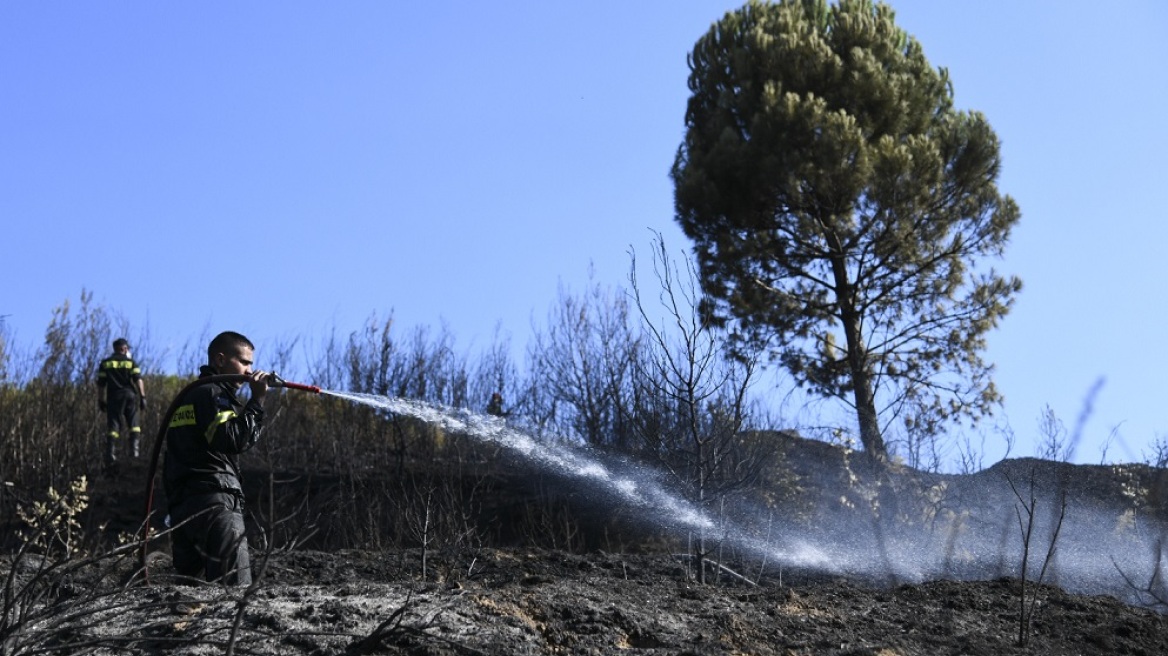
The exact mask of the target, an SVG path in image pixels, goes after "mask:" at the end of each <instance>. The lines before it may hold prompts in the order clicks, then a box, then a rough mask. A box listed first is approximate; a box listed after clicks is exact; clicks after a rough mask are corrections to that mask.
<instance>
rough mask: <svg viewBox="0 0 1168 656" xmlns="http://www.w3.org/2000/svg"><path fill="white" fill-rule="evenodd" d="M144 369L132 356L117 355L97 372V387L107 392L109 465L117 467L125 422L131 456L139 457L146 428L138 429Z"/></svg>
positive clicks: (107, 449) (104, 362) (105, 362)
mask: <svg viewBox="0 0 1168 656" xmlns="http://www.w3.org/2000/svg"><path fill="white" fill-rule="evenodd" d="M141 378H142V369H141V368H140V367H139V366H138V363H136V362H134V360H133V359H132V358H130V357H129V356H128V355H123V354H121V353H114V354H113V355H111V356H109V357H108V358H106V359H104V360H102V361H101V364H100V365H98V368H97V386H98V387H104V388H106V389H105V417H106V422H105V423H106V449H105V464H106V466H107V467H110V466H113V464H114V463H115V462H117V460H118V450H117V440H118V439H119V438H120V437H121V433H120V432H119V429H120V428H121V423H122V420H123V419H124V420H125V422H126V426H128V427H129V430H130V452H131V453H132V454H133V455H134V457H135V458H137V457H138V441H139V439H138V438H140V437H141V436H142V428H141V426H139V425H138V407H139V404H140V403H141V399H139V398H138V381H139V380H141Z"/></svg>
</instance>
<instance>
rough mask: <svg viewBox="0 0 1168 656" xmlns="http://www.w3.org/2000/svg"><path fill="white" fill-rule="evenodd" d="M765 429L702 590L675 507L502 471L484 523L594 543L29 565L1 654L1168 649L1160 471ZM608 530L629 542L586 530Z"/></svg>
mask: <svg viewBox="0 0 1168 656" xmlns="http://www.w3.org/2000/svg"><path fill="white" fill-rule="evenodd" d="M772 437H773V439H775V440H776V447H777V448H778V449H779V450H780V451H781V456H782V457H781V458H780V459H779V460H778V464H777V465H776V468H775V469H774V471H773V472H771V475H772V476H780V475H781V477H782V482H783V487H782V492H781V493H780V492H778V491H776V490H773V489H772V490H767V489H755V490H752V491H751V492H750V493H745V494H742V495H739V497H737V498H736V500H735V509H734V510H733V512H727V513H726V515H725V517H726V518H729V519H723V518H719V520H720V522H719V527H720V531H722V532H723V534H724V535H725V536H727V539H726V540H725V542H724V543H723V545H722V547H723V548H721V549H712V550H711V551H710V553H709V561H708V562H707V566H708V567H709V568H710V569H709V570H708V571H709V572H710V574H709V577H708V580H707V583H705V584H701V583H698V582H697V581H696V567H697V565H696V563H695V561H694V560H692V559H691V558H689V557H687V556H684V555H679V554H684V553H687V552H692V550H691V549H689V548H687V542H686V539H685V537H686V535H687V534H688V533H689V532H688V531H685V530H681V531H678V529H677V521H676V519H675V518H674V519H670V517H671V515H670V513H669V512H666V511H665V510H664V509H661V508H653V507H650V506H648V505H642V506H640V507H629V505H628V502H627V499H626V500H625V501H621V499H622V497H620V496H619V495H615V494H614V493H613V492H612V491H611V490H606V489H605V485H602V484H597V482H596V480H595V479H594V478H588V477H586V476H583V474H582V473H581V472H578V471H572V470H571V468H570V467H565V468H561V469H560V470H559V471H556V472H549V471H547V468H546V467H534V466H533V465H532V462H534V461H533V460H532V459H531V458H519V459H515V458H508V457H503V458H502V459H501V460H499V461H497V462H495V463H494V464H493V465H491V466H492V468H493V469H492V472H493V473H492V480H494V481H495V485H494V487H493V488H492V490H491V494H492V497H493V503H491V504H484V508H483V509H482V513H483V514H484V519H485V520H486V521H494V522H500V521H502V522H506V521H513V522H517V521H520V520H521V518H522V517H523V516H525V514H526V515H530V514H531V509H532V507H533V505H534V504H536V503H543V502H546V501H547V500H548V499H549V498H550V497H549V496H548V495H547V494H546V493H540V494H536V492H537V491H538V490H546V489H547V488H552V489H555V490H557V491H558V492H559V494H558V495H557V496H556V497H555V499H556V500H557V502H562V503H564V504H565V506H564V507H565V508H567V509H569V510H570V511H571V512H573V513H575V514H574V516H575V517H578V518H579V530H581V531H585V532H588V533H590V534H593V535H591V536H590V537H589V539H587V540H583V539H582V540H580V541H579V543H578V544H580V545H582V546H581V547H580V548H576V549H573V550H572V551H565V550H549V549H544V548H537V547H532V546H525V545H524V544H522V540H521V538H522V535H520V534H518V533H517V534H516V535H514V536H512V537H513V539H514V541H513V543H512V544H509V545H507V546H504V547H497V548H486V547H474V546H472V545H457V548H455V546H456V545H450V544H445V545H443V544H437V545H433V546H432V548H431V549H428V550H427V551H425V552H423V551H422V550H420V549H418V548H409V549H404V550H403V549H386V550H374V549H363V550H352V549H333V550H328V551H322V550H320V549H313V548H308V547H299V548H289V547H287V546H285V547H284V548H282V549H280V550H278V551H275V552H272V553H269V554H267V556H266V557H265V558H263V559H261V562H260V563H258V564H257V570H258V574H259V575H258V576H257V584H256V585H255V586H254V587H253V588H252V589H250V590H247V591H243V590H223V589H220V588H217V587H215V586H207V587H203V588H190V587H185V586H178V585H174V584H173V583H172V582H171V581H169V580H168V576H169V574H168V573H169V563H168V556H167V554H166V550H165V549H164V548H159V549H157V550H155V551H154V552H153V553H152V554H151V569H150V571H151V574H152V575H151V579H150V583H149V585H141V581H140V580H139V579H136V578H135V577H134V576H133V571H134V567H135V563H136V557H135V554H134V553H133V551H132V550H131V551H127V552H126V553H124V554H122V555H121V556H120V557H117V556H115V557H107V558H102V559H96V560H95V561H93V562H90V563H87V564H78V565H76V566H74V565H53V564H52V563H51V562H49V561H42V560H39V559H36V558H32V557H24V558H22V559H21V560H20V563H19V565H18V567H17V569H16V571H15V577H13V579H12V580H13V581H15V582H18V583H28V582H30V581H32V584H31V585H30V586H28V587H25V588H21V587H20V586H19V585H17V586H16V587H15V588H14V589H15V590H17V591H18V592H19V591H20V590H22V589H23V590H25V591H26V593H25V594H24V595H23V596H22V595H20V594H17V595H16V596H15V597H14V598H13V601H10V602H7V609H8V610H9V611H10V612H9V613H8V616H7V617H8V618H9V619H8V622H9V624H8V627H7V629H5V630H6V631H7V633H6V634H3V633H0V640H2V642H0V645H2V647H0V653H2V654H6V655H7V654H22V653H131V654H138V653H141V654H149V653H175V654H200V653H223V652H224V650H226V649H227V648H228V647H229V646H230V648H231V649H232V650H233V651H234V653H251V654H288V653H304V654H342V653H349V654H356V653H370V654H373V653H400V654H548V653H563V654H630V653H643V654H857V655H858V654H873V655H875V654H879V655H881V656H892V655H909V654H922V655H923V654H987V655H988V654H994V655H1004V654H1148V655H1152V654H1163V653H1168V626H1166V625H1165V623H1164V617H1163V616H1162V615H1161V614H1159V612H1157V611H1158V610H1163V605H1162V604H1160V603H1159V602H1160V601H1162V600H1164V599H1165V598H1166V597H1165V595H1164V589H1163V586H1162V583H1161V581H1160V579H1159V578H1158V574H1157V569H1156V563H1157V562H1158V551H1157V544H1158V542H1159V538H1160V535H1161V534H1162V531H1163V529H1162V526H1163V507H1162V499H1163V498H1164V497H1163V487H1162V485H1163V474H1164V472H1163V471H1162V470H1157V469H1153V468H1150V467H1143V466H1122V467H1088V466H1075V465H1065V464H1059V463H1050V462H1045V461H1038V460H1012V461H1005V462H1002V463H999V464H997V465H995V466H994V467H991V468H989V469H987V470H985V471H982V472H978V473H976V474H971V475H964V476H959V475H937V474H928V473H924V472H918V471H914V470H911V469H907V468H901V467H883V466H881V467H875V466H872V465H870V464H869V463H868V462H867V461H866V460H865V459H864V458H862V457H861V456H860V454H856V453H854V452H849V451H847V450H844V449H840V448H837V447H833V446H830V445H826V444H823V443H819V442H811V441H807V440H802V439H800V438H797V437H794V436H791V435H784V434H775V435H773V436H772ZM586 456H587V457H588V458H597V459H598V458H599V456H597V455H596V454H591V455H588V454H586ZM598 461H599V460H588V461H587V462H598ZM612 467H613V469H612V472H614V473H613V474H612V476H615V477H617V478H618V479H619V477H620V476H623V475H624V473H621V472H623V471H624V470H618V467H617V465H615V464H614V465H612ZM537 470H538V471H537ZM629 471H633V470H632V469H630V470H629ZM537 473H538V474H539V476H536V474H537ZM287 478H288V479H293V478H296V477H292V476H289V477H287ZM647 478H648V479H651V478H652V477H646V475H644V474H643V473H642V475H641V479H639V480H641V483H642V484H644V485H647V484H648V480H647ZM120 480H121V481H122V482H123V484H122V485H118V484H116V482H111V481H105V482H96V483H95V490H94V497H93V499H92V503H91V514H93V515H98V514H104V515H106V518H107V519H110V518H115V517H122V519H121V520H120V521H130V518H132V517H133V516H134V514H135V513H136V512H137V507H138V504H137V503H136V500H140V496H141V492H140V490H141V485H140V483H141V479H140V478H136V477H134V476H132V475H130V473H127V475H126V476H125V477H124V478H123V479H120ZM269 480H270V479H269ZM281 480H283V479H281ZM298 480H301V481H302V480H303V479H298ZM537 480H538V481H539V483H538V485H536V483H535V481H537ZM262 481H263V477H262V476H260V475H258V474H257V475H256V477H255V480H253V481H252V485H254V486H256V487H257V489H256V490H255V491H254V492H255V495H256V496H259V497H261V498H262V494H260V492H259V490H258V486H259V485H260V483H261V482H262ZM323 481H324V479H320V480H318V481H317V482H316V483H315V485H317V486H318V488H319V490H320V495H321V499H322V500H321V501H320V503H322V504H325V503H331V501H330V502H325V501H324V500H323V499H324V498H325V497H328V493H327V490H328V485H327V484H324V482H323ZM774 482H775V481H774V479H772V480H771V483H774ZM764 487H765V486H764ZM1031 493H1033V496H1031ZM330 498H331V499H332V500H333V501H335V499H336V497H330ZM1064 498H1065V499H1066V504H1065V506H1064V505H1063V503H1062V499H1064ZM768 504H769V505H768ZM1064 508H1065V511H1064V510H1063V509H1064ZM345 510H347V509H345ZM334 514H335V513H334ZM1030 514H1033V515H1034V517H1035V522H1034V525H1033V530H1032V532H1031V538H1030V541H1029V546H1030V561H1029V562H1030V565H1031V569H1030V572H1029V574H1030V576H1029V578H1030V579H1031V580H1032V581H1033V580H1034V579H1035V578H1036V577H1037V576H1038V572H1039V571H1040V570H1041V569H1042V568H1043V566H1045V571H1043V576H1044V581H1046V582H1049V583H1054V584H1057V585H1058V586H1059V587H1055V586H1054V585H1046V584H1044V585H1041V586H1038V585H1035V584H1033V583H1030V584H1028V585H1027V586H1026V588H1025V590H1024V589H1023V587H1022V585H1021V584H1020V582H1019V578H1018V577H1019V574H1020V565H1021V553H1022V551H1023V548H1024V547H1025V546H1026V540H1024V539H1023V534H1024V533H1023V528H1024V527H1025V526H1026V525H1027V524H1028V522H1027V517H1028V516H1029V515H1030ZM614 518H619V520H620V521H615V520H614ZM763 518H765V521H764V520H763ZM1060 518H1061V520H1060ZM88 521H91V522H92V521H95V518H93V517H91V518H89V519H88ZM322 522H323V520H322ZM1020 522H1021V523H1020ZM323 525H324V524H323V523H322V524H320V526H323ZM764 525H765V526H766V529H767V530H766V532H765V533H764V532H763V531H762V527H763V526H764ZM622 526H623V527H624V528H626V529H628V530H632V527H636V526H640V527H641V528H642V529H643V530H642V531H641V532H640V533H637V535H636V536H634V535H632V534H629V535H625V536H622V537H621V538H620V539H619V540H618V539H617V538H616V537H614V536H613V535H612V534H611V533H609V534H608V535H600V536H598V535H596V534H597V533H603V532H605V531H609V532H611V531H614V530H616V529H617V528H618V527H622ZM1056 528H1057V529H1058V534H1057V537H1056V536H1055V533H1054V530H1055V529H1056ZM764 535H765V536H767V537H766V539H765V540H764V539H762V538H761V537H760V536H764ZM309 542H311V541H309ZM1052 542H1053V544H1054V545H1055V547H1056V549H1055V550H1054V552H1053V554H1052V553H1051V552H1050V550H1049V549H1048V548H1049V546H1050V545H1051V543H1052ZM602 543H603V544H609V545H616V544H623V545H624V546H625V548H624V549H622V550H619V551H614V550H613V549H612V548H603V547H599V546H596V545H597V544H602ZM7 562H11V558H9V559H8V561H7ZM719 567H720V568H721V569H718V568H719ZM0 569H2V570H5V571H6V570H8V569H9V568H8V567H3V568H0ZM716 571H720V572H721V575H719V576H717V577H715V576H714V572H716ZM1121 573H1122V574H1121ZM1124 575H1127V577H1128V578H1127V579H1125V578H1124ZM123 583H130V585H129V587H121V585H122V584H123ZM1145 588H1146V589H1145ZM1148 606H1150V607H1148ZM15 611H20V612H21V613H23V619H20V617H19V615H18V614H15ZM1023 612H1025V613H1026V614H1027V615H1026V619H1027V621H1026V622H1024V620H1023V615H1022V613H1023ZM14 620H18V621H17V622H14ZM1024 626H1025V628H1024ZM1020 636H1025V639H1026V641H1027V643H1028V644H1027V645H1025V646H1022V645H1020V644H1019V643H1020Z"/></svg>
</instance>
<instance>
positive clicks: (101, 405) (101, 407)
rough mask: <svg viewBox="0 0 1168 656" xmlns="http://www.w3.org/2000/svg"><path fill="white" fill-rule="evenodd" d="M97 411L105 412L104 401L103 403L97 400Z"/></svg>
mask: <svg viewBox="0 0 1168 656" xmlns="http://www.w3.org/2000/svg"><path fill="white" fill-rule="evenodd" d="M97 409H98V410H101V411H102V412H105V401H103V400H102V399H98V400H97Z"/></svg>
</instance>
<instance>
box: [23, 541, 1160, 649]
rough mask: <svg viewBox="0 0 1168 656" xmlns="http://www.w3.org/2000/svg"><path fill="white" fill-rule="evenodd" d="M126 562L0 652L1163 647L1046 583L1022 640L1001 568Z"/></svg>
mask: <svg viewBox="0 0 1168 656" xmlns="http://www.w3.org/2000/svg"><path fill="white" fill-rule="evenodd" d="M131 564H132V559H127V560H126V561H123V562H122V563H120V564H119V566H118V567H117V568H107V569H106V570H105V577H104V578H101V579H99V578H97V576H96V575H95V573H94V571H89V572H83V571H79V572H77V573H75V574H73V575H69V576H65V577H62V580H63V581H65V584H63V585H61V586H58V589H56V590H54V591H52V593H51V594H50V595H47V596H46V597H45V598H43V599H41V600H40V602H41V603H47V604H48V605H47V606H44V607H42V609H41V610H40V611H35V610H33V609H30V610H33V612H32V613H31V615H29V616H28V617H26V620H27V622H26V624H24V625H23V626H21V627H20V628H19V630H17V631H11V630H10V631H9V633H8V635H7V641H6V642H3V643H2V645H3V646H2V647H0V653H3V654H6V655H7V654H26V653H28V654H31V653H62V654H64V653H68V654H81V653H86V654H89V653H92V654H163V653H166V654H221V653H228V652H229V651H230V652H231V653H235V654H265V655H267V654H271V655H276V654H428V655H438V654H443V655H445V654H450V655H456V654H509V655H522V654H533V655H534V654H693V655H698V654H759V655H766V654H784V655H786V654H841V655H842V654H851V655H861V654H869V655H879V656H893V655H910V654H921V655H933V654H970V655H977V654H986V655H993V656H1002V655H1006V654H1142V655H1147V656H1153V655H1158V654H1168V625H1166V624H1165V617H1163V616H1161V615H1159V614H1157V613H1156V612H1154V611H1151V610H1148V609H1140V608H1136V607H1133V606H1131V605H1128V604H1124V603H1121V602H1120V601H1118V600H1116V599H1114V598H1111V597H1103V596H1099V597H1091V596H1076V595H1071V594H1067V593H1065V592H1063V591H1061V590H1059V589H1057V588H1052V587H1041V588H1037V589H1031V591H1032V592H1036V595H1035V596H1030V594H1029V593H1028V595H1027V597H1026V599H1027V611H1031V610H1032V613H1033V615H1032V620H1031V624H1030V631H1029V633H1028V634H1027V636H1026V637H1027V640H1028V644H1027V645H1021V644H1020V641H1019V637H1020V634H1019V631H1020V627H1021V620H1020V612H1021V608H1020V604H1021V599H1022V597H1021V590H1020V587H1019V583H1018V581H1017V580H1011V579H1001V580H994V581H984V582H953V581H935V582H928V583H923V584H918V585H896V586H885V585H878V584H875V583H866V582H862V581H856V580H844V579H835V578H826V577H816V576H812V575H808V574H806V573H799V572H779V571H777V570H775V571H768V572H767V573H766V575H765V576H762V577H761V578H759V577H758V572H757V571H756V572H745V571H744V572H738V574H740V575H741V576H742V577H744V579H747V580H744V579H743V578H736V577H734V576H730V575H726V576H724V577H722V578H721V579H720V580H718V581H717V582H713V581H710V582H707V583H706V584H699V583H696V582H694V570H693V566H692V563H689V562H687V561H686V560H685V559H683V558H681V557H674V556H669V555H652V556H649V555H628V554H612V553H603V552H596V553H590V554H586V555H572V554H567V553H562V552H547V551H540V552H530V551H524V552H515V551H497V550H484V551H477V552H473V553H472V552H467V553H463V554H460V555H459V556H457V557H456V558H453V559H439V558H432V557H431V558H428V559H427V563H426V568H427V569H426V572H425V579H424V580H423V579H422V560H421V554H420V552H417V551H411V552H404V553H370V552H338V553H320V552H285V553H280V554H274V555H272V556H270V558H268V559H267V562H266V563H262V562H261V563H257V568H256V569H257V573H259V574H260V576H259V577H258V579H257V583H256V585H254V586H253V587H252V588H251V589H247V590H243V589H223V588H220V587H215V586H202V587H188V586H179V585H174V584H172V583H171V582H167V581H166V580H165V578H166V572H167V571H168V569H167V568H168V563H167V562H166V557H165V555H162V554H157V559H156V560H155V562H154V563H153V564H152V570H153V571H155V572H156V574H154V575H153V576H152V577H151V584H150V585H149V586H136V587H131V588H128V589H127V588H123V589H120V590H119V589H118V588H117V578H118V576H124V575H125V574H126V570H125V569H124V568H125V567H128V566H130V565H131ZM25 565H26V566H28V565H29V563H26V564H25ZM4 569H7V568H6V567H5V568H4ZM34 569H35V568H34ZM115 570H120V572H119V571H115ZM30 571H31V570H30ZM756 578H758V582H757V584H756V583H754V580H755V579H756ZM8 628H9V629H11V628H12V627H11V625H10V626H9V627H8Z"/></svg>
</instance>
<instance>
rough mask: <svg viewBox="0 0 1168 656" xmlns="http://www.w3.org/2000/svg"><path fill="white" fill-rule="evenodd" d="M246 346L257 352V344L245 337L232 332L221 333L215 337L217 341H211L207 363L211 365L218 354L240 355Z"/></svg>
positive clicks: (208, 347)
mask: <svg viewBox="0 0 1168 656" xmlns="http://www.w3.org/2000/svg"><path fill="white" fill-rule="evenodd" d="M245 346H246V347H247V348H249V349H251V350H253V351H254V350H255V344H252V343H251V340H250V339H248V338H246V337H244V336H243V335H240V334H239V333H237V332H232V331H230V330H228V331H225V332H221V333H219V334H218V335H215V339H213V340H211V343H210V344H209V345H208V346H207V363H208V364H209V363H210V362H211V360H212V359H213V358H214V357H215V354H216V353H229V354H232V355H234V354H236V353H239V351H240V350H241V349H242V348H243V347H245Z"/></svg>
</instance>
